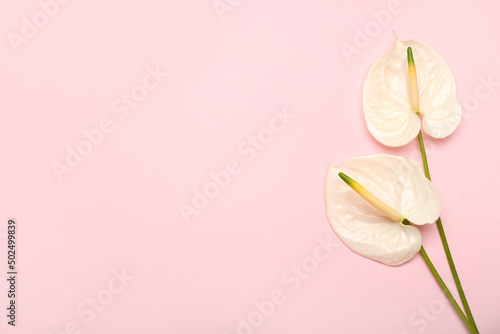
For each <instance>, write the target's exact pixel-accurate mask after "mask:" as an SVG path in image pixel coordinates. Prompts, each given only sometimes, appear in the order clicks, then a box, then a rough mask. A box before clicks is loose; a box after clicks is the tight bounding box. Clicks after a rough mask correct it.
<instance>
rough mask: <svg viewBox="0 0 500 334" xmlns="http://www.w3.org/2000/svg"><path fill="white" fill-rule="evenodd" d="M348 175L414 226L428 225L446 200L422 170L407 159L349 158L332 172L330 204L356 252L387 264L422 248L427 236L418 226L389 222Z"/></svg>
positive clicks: (336, 226)
mask: <svg viewBox="0 0 500 334" xmlns="http://www.w3.org/2000/svg"><path fill="white" fill-rule="evenodd" d="M339 172H343V173H345V174H347V175H348V176H350V177H351V178H353V179H354V180H355V181H357V182H358V183H359V184H361V185H362V186H363V187H365V188H366V189H367V190H368V191H370V192H371V193H372V194H374V195H375V196H377V197H378V198H379V199H381V200H382V201H384V202H385V203H386V204H388V205H389V206H391V207H392V208H394V209H396V210H397V211H399V212H400V213H402V214H403V216H404V217H405V218H406V219H408V220H409V221H411V222H412V223H414V224H429V223H433V222H435V221H436V220H437V218H438V217H439V215H440V213H441V200H440V198H439V195H438V193H437V190H436V188H435V187H434V185H433V184H432V183H431V182H430V181H429V180H428V179H427V178H426V177H425V175H424V174H423V173H422V170H421V169H420V168H419V167H418V166H417V165H415V164H414V163H413V162H411V161H410V160H408V159H405V158H401V157H396V156H391V155H369V156H360V157H354V158H350V159H347V160H345V161H344V162H343V163H342V164H340V165H339V166H338V167H330V169H329V171H328V176H327V181H326V190H325V201H326V212H327V215H328V220H329V221H330V224H331V226H332V228H333V230H334V231H335V233H336V234H337V235H338V236H339V238H340V239H341V240H342V241H343V242H344V243H345V244H346V246H347V247H349V248H350V249H351V250H353V251H354V252H356V253H358V254H360V255H362V256H365V257H368V258H370V259H373V260H376V261H380V262H382V263H385V264H387V265H392V266H396V265H400V264H403V263H405V262H407V261H409V260H410V259H412V258H413V257H414V256H415V254H416V253H417V252H418V251H419V250H420V246H421V244H422V238H421V236H420V231H419V230H418V229H417V228H416V227H414V226H408V225H403V224H401V223H398V222H394V221H392V220H390V219H389V218H387V217H386V216H385V215H384V214H382V213H381V212H380V211H378V210H376V209H375V208H374V207H373V206H371V205H370V204H368V202H366V201H365V200H364V199H363V198H362V197H361V196H359V195H358V194H357V193H356V192H355V191H353V190H352V189H351V188H350V187H349V186H348V185H347V184H346V183H345V182H344V181H343V180H342V179H341V178H340V177H339V176H338V174H339Z"/></svg>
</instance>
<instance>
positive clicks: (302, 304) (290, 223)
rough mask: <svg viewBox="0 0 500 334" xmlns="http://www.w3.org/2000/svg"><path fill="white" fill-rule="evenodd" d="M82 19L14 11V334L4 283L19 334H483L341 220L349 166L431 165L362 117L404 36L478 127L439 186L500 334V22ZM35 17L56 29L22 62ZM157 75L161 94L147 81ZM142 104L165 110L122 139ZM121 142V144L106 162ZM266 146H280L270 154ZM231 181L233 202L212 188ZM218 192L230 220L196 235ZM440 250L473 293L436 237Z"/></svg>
mask: <svg viewBox="0 0 500 334" xmlns="http://www.w3.org/2000/svg"><path fill="white" fill-rule="evenodd" d="M61 2H63V1H62V0H61ZM66 2H68V3H66V4H59V5H58V7H59V8H56V7H55V6H54V5H52V6H48V7H47V6H45V7H47V8H48V9H47V10H48V11H51V10H52V16H51V17H49V16H47V15H45V16H44V14H43V13H42V14H40V11H41V10H42V5H41V4H40V3H39V2H38V1H35V0H29V1H28V0H23V1H19V0H18V1H3V3H2V5H1V7H2V8H1V10H0V33H1V35H2V36H4V37H3V39H2V43H1V44H0V48H1V55H2V56H1V61H0V78H1V79H0V109H1V115H2V116H1V119H0V127H1V130H0V149H1V152H2V157H3V159H2V163H1V167H0V168H1V173H0V174H1V188H0V217H1V227H0V249H1V252H0V254H1V255H0V261H1V262H2V263H3V264H2V266H1V267H2V268H5V264H6V261H7V259H6V258H7V255H6V240H5V236H6V230H7V228H6V226H7V219H8V218H10V217H14V218H15V219H16V220H17V223H18V261H19V264H18V271H19V281H18V287H17V289H18V293H19V295H18V299H17V303H18V310H17V311H18V319H17V326H16V327H15V328H12V327H11V326H8V325H7V324H6V322H7V318H6V317H5V313H6V310H5V308H6V305H7V302H8V300H7V297H6V292H7V282H6V280H5V279H4V278H3V277H4V275H5V272H6V270H2V272H3V273H2V274H1V277H2V279H1V280H0V295H1V296H2V297H1V298H0V303H1V309H2V310H4V311H2V314H1V317H0V318H1V319H3V320H2V322H1V324H0V328H1V330H0V331H1V332H2V333H23V334H25V333H30V334H31V333H43V334H50V333H52V334H56V333H57V334H60V333H92V334H118V333H120V334H134V333H151V334H157V333H158V334H159V333H183V334H191V333H192V334H195V333H196V334H198V333H206V334H233V333H259V334H270V333H273V334H276V333H287V334H302V333H316V334H321V333H384V334H386V333H389V334H413V333H429V334H430V333H466V328H465V327H464V326H463V325H462V323H461V321H460V319H459V318H458V316H457V315H456V313H455V311H454V310H453V308H452V307H451V306H450V305H449V303H448V302H446V301H445V297H444V294H443V293H442V292H441V289H440V287H439V286H438V285H437V283H436V282H435V281H434V278H433V277H432V275H431V274H430V272H429V270H428V269H427V267H426V265H425V263H424V261H423V260H422V258H421V257H420V256H417V257H416V258H415V259H413V260H412V261H410V262H409V263H407V264H405V265H404V266H402V267H397V268H392V267H387V266H384V265H382V264H379V263H376V262H373V261H371V260H367V259H365V258H362V257H360V256H358V255H356V254H354V253H352V252H351V251H350V250H348V249H347V248H346V247H345V246H344V245H341V244H340V242H339V240H338V239H337V237H336V236H335V235H334V234H333V232H332V231H331V229H330V227H329V224H328V221H327V219H326V216H325V212H324V203H323V201H324V199H323V187H324V182H325V177H326V172H327V163H328V162H329V163H331V164H333V165H337V164H339V163H340V162H341V161H342V160H344V159H346V158H348V157H351V156H355V155H361V154H375V153H389V154H396V155H400V156H405V157H410V158H412V159H414V160H416V161H418V162H420V156H419V153H418V146H417V143H416V142H412V143H411V144H409V145H408V146H406V147H404V148H399V149H390V148H386V147H383V146H381V145H380V144H378V143H377V142H376V141H375V140H374V139H373V138H372V137H371V136H370V134H369V133H368V131H367V129H366V125H365V122H364V119H363V115H362V108H361V106H362V100H361V93H362V85H363V82H364V78H365V75H366V73H367V70H368V68H369V66H370V64H371V63H372V62H373V61H374V60H375V59H376V57H378V55H380V54H381V53H382V52H383V51H385V50H386V49H387V48H389V47H390V46H391V44H392V42H393V39H394V38H393V35H392V29H395V30H396V32H397V33H398V35H399V36H400V37H401V38H402V39H411V38H416V39H421V40H424V41H426V42H427V43H429V44H430V45H431V46H433V47H434V48H435V49H436V50H437V51H438V52H439V53H441V55H443V57H445V59H446V60H447V61H448V62H449V64H450V66H451V68H452V69H453V71H454V74H455V77H456V81H457V86H458V93H459V98H460V100H461V101H462V102H463V103H464V113H465V114H466V116H467V117H464V118H463V120H462V123H461V125H460V127H459V129H458V130H457V131H456V132H455V133H454V134H453V135H452V136H451V137H450V138H448V139H446V140H441V141H433V140H431V139H430V138H428V137H426V138H425V139H426V143H427V148H428V155H429V160H430V168H431V174H432V177H433V180H434V183H435V184H436V186H437V187H438V189H439V191H440V194H441V198H442V202H443V214H442V217H443V222H444V226H445V229H446V232H447V236H448V239H449V243H450V246H451V249H452V252H453V255H454V258H455V261H456V265H457V267H458V270H459V273H460V277H461V279H462V282H463V285H464V287H465V290H466V293H467V296H468V299H469V302H470V305H471V308H472V310H473V313H474V315H475V318H476V322H477V324H478V326H479V329H480V330H481V333H498V332H499V331H500V318H499V317H498V311H499V309H500V287H499V285H498V282H500V269H499V265H498V264H499V254H500V243H499V242H498V240H499V234H500V223H499V218H498V214H497V213H495V211H496V210H497V209H498V200H499V198H500V191H499V188H500V182H499V178H498V170H499V168H500V159H499V157H498V143H499V142H500V131H498V124H499V122H500V113H499V110H498V104H499V102H500V92H499V90H500V85H499V84H498V82H500V68H499V66H498V63H499V62H498V59H500V47H499V43H498V31H500V21H499V20H498V18H499V15H500V3H498V2H497V1H494V0H479V1H473V2H471V3H469V4H468V5H467V6H465V5H458V4H457V2H456V1H435V0H432V1H431V0H424V1H410V0H400V1H399V2H397V1H396V2H391V1H386V0H384V1H378V0H377V1H338V0H337V1H325V0H323V1H291V0H282V1H264V0H248V1H237V0H232V1H230V0H223V1H221V3H225V4H226V6H229V8H230V9H231V10H228V11H226V12H224V13H222V14H221V15H218V12H217V10H216V9H215V8H214V5H213V3H212V0H205V1H175V2H174V1H152V0H145V1H138V0H134V1H96V0H86V1H77V0H74V1H66ZM42 3H50V1H48V0H42ZM52 3H54V2H53V1H52ZM377 13H378V14H377ZM384 13H385V14H387V13H389V14H390V17H389V16H388V15H385V16H384V15H383V14H384ZM33 16H35V18H33ZM23 17H26V18H27V20H28V21H29V22H33V19H35V20H38V21H37V22H38V23H37V24H38V25H39V26H40V27H39V28H36V26H35V30H33V29H32V30H31V31H30V30H29V28H26V27H25V28H24V30H25V31H24V33H27V34H28V36H29V38H26V39H25V40H23V41H24V43H22V44H19V45H17V48H16V47H13V44H12V43H11V41H10V40H9V38H10V39H12V38H13V37H12V36H14V35H13V34H17V35H18V36H20V37H21V38H24V37H23V35H22V33H23V25H26V24H29V23H26V22H27V21H24V20H23ZM376 17H378V20H379V21H377V19H376ZM45 19H46V20H45ZM44 20H45V21H44ZM37 30H38V31H37ZM360 31H365V32H366V31H368V33H369V35H366V38H365V39H364V40H363V38H362V37H359V36H360V35H361V34H365V33H360ZM30 33H31V35H30ZM9 36H10V37H9ZM356 36H358V39H357V40H356ZM342 43H345V44H342ZM355 43H356V44H355ZM346 44H350V45H352V46H353V47H356V45H357V46H358V47H357V50H356V51H357V53H354V54H352V55H351V56H350V57H346V56H345V55H344V54H343V52H342V51H341V45H344V46H345V45H346ZM16 49H17V52H16ZM348 58H349V59H348ZM157 67H158V69H159V71H160V72H168V77H159V78H158V81H159V82H155V81H154V80H151V79H148V77H147V76H148V70H147V68H149V69H150V70H149V71H151V70H153V71H154V70H155V69H156V68H157ZM488 77H490V80H493V81H494V82H495V84H493V85H489V86H488V85H485V84H484V81H485V80H488ZM144 78H146V85H148V87H149V88H150V89H151V90H150V91H146V90H144V89H143V88H141V87H140V85H142V83H143V80H144ZM155 83H156V84H155ZM153 86H154V88H153ZM144 92H147V93H146V94H147V96H141V93H144ZM131 93H134V94H136V95H135V96H137V97H138V99H139V97H140V98H141V99H142V98H143V97H144V100H143V101H140V102H139V103H138V105H137V106H135V105H134V106H135V107H134V108H133V109H132V108H130V113H129V114H128V115H127V116H126V117H122V118H120V116H125V114H124V112H125V110H126V109H127V107H124V106H125V105H124V104H119V103H121V102H120V99H121V97H122V94H131ZM117 99H118V101H117ZM115 101H117V102H115ZM113 103H115V104H114V107H113V106H112V105H113ZM119 107H121V109H118V108H119ZM117 109H118V111H119V112H118V113H115V112H114V111H113V110H115V111H116V110H117ZM120 110H121V111H120ZM273 110H274V112H273ZM283 110H286V111H287V112H288V114H289V115H290V116H289V117H290V118H289V119H288V120H286V121H285V122H283V121H278V120H274V118H275V113H276V112H281V113H283ZM292 118H293V119H292ZM106 119H107V121H106ZM100 122H104V123H106V122H108V124H107V126H108V127H111V128H112V131H108V132H109V133H104V134H103V135H102V138H101V137H100V136H99V135H98V134H96V132H95V131H94V132H92V133H94V134H95V137H94V139H95V141H96V143H97V144H96V145H93V146H92V147H90V148H89V147H88V146H85V145H86V144H85V142H84V141H85V136H84V134H83V133H82V131H85V130H87V131H91V130H92V129H96V128H98V127H99V124H100ZM270 123H272V124H274V130H275V131H274V132H273V131H272V130H271V131H270V130H269V129H270ZM286 123H288V124H286ZM104 128H105V129H108V130H109V128H106V126H105V127H104ZM266 128H267V130H266ZM278 130H279V131H278ZM258 134H261V136H263V137H262V138H265V141H267V143H266V144H265V145H262V146H259V150H256V149H250V147H251V146H250V143H251V138H250V139H249V136H250V137H251V136H256V135H258ZM82 142H83V144H82ZM78 145H80V149H81V150H83V151H84V152H86V151H85V149H87V150H88V151H87V153H88V152H90V153H89V154H88V156H86V157H83V158H82V160H81V161H80V162H79V164H78V166H76V167H75V168H72V171H71V172H68V173H65V174H64V175H62V181H61V182H60V181H59V180H58V177H57V175H56V173H55V172H54V170H53V164H54V163H60V164H66V162H65V159H66V156H67V154H68V148H67V147H69V148H71V149H76V148H77V146H78ZM251 152H253V153H251ZM75 164H76V163H75ZM227 164H229V165H231V164H233V165H232V166H230V169H231V171H232V172H233V175H229V177H230V179H225V180H223V181H224V182H223V183H224V184H223V185H224V188H222V189H221V188H220V187H216V188H214V187H213V184H212V185H209V184H210V183H211V182H212V178H211V173H217V172H219V171H222V170H224V169H225V168H226V165H227ZM224 175H225V174H224ZM222 179H224V178H222ZM222 179H221V180H222ZM221 182H222V181H221ZM207 185H208V186H207ZM205 187H208V188H210V190H209V192H210V191H211V192H210V194H211V197H213V198H211V199H206V201H205V203H203V201H202V200H199V201H200V203H198V205H199V208H201V209H196V210H197V212H196V214H195V213H192V215H190V216H189V218H188V219H184V218H183V216H182V214H181V211H180V208H183V207H184V208H186V207H187V206H188V205H189V206H192V205H193V200H194V198H195V193H196V191H197V190H200V191H203V189H204V188H205ZM211 187H212V188H211ZM193 212H194V211H193ZM422 231H423V238H424V245H425V247H426V249H427V251H428V253H429V255H430V256H431V258H432V259H433V260H434V262H435V264H436V266H437V267H438V270H439V271H440V273H441V274H442V276H443V277H444V278H445V280H446V281H447V282H448V283H449V285H450V287H453V282H452V277H451V274H450V272H449V270H448V269H447V268H448V267H447V263H446V259H445V257H444V252H443V249H442V246H441V243H440V239H439V235H438V232H437V228H436V227H435V226H428V227H425V228H423V229H422ZM318 238H319V239H321V240H323V241H325V240H326V241H327V240H328V239H329V238H330V239H331V240H330V241H329V242H330V244H331V245H332V247H331V248H330V249H329V250H330V252H331V253H328V252H327V250H328V249H324V248H319V247H320V245H321V244H320V243H319V241H318ZM319 252H321V253H319ZM314 254H316V257H314ZM318 259H320V260H318ZM294 266H295V267H294ZM294 268H295V269H294ZM297 268H301V271H302V272H301V274H300V275H299V273H298V271H297V270H298V269H297ZM122 270H124V271H125V273H126V276H130V277H128V278H126V279H124V281H123V282H121V281H119V280H117V279H116V277H115V276H116V275H117V273H118V272H121V271H122ZM293 270H295V271H293ZM131 277H133V278H131ZM122 279H123V278H122ZM452 290H455V289H452ZM271 298H272V300H273V302H269V301H268V302H266V301H264V300H270V299H271ZM92 300H97V302H95V303H97V304H96V305H95V306H91V304H90V303H91V301H92ZM257 305H259V306H257ZM92 307H94V308H92ZM259 308H260V309H262V308H264V311H262V310H261V311H259ZM264 313H265V314H264ZM249 318H250V319H249ZM241 319H244V320H241ZM242 321H245V323H247V325H242ZM239 326H240V327H241V326H243V327H244V328H238V327H239Z"/></svg>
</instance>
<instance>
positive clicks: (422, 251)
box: [420, 246, 479, 334]
mask: <svg viewBox="0 0 500 334" xmlns="http://www.w3.org/2000/svg"><path fill="white" fill-rule="evenodd" d="M420 254H422V257H423V258H424V260H425V263H427V266H428V267H429V269H430V270H431V272H432V274H433V275H434V277H435V278H436V280H437V281H438V283H439V285H441V288H442V289H443V291H444V293H445V294H446V296H447V297H448V299H449V300H450V302H451V303H452V304H453V307H454V308H455V310H456V311H457V313H458V315H459V316H460V318H462V321H463V322H464V324H465V325H466V326H467V328H468V329H469V332H471V333H472V334H479V331H478V330H477V328H476V327H475V326H473V324H472V323H471V322H470V321H469V319H467V317H466V316H465V314H464V312H463V311H462V309H461V308H460V306H459V305H458V303H457V301H456V300H455V298H453V295H452V294H451V292H450V290H449V289H448V287H447V286H446V284H444V281H443V279H442V278H441V276H439V274H438V272H437V270H436V268H435V267H434V265H433V264H432V262H431V260H430V259H429V256H428V255H427V253H426V252H425V249H424V247H423V246H422V247H420Z"/></svg>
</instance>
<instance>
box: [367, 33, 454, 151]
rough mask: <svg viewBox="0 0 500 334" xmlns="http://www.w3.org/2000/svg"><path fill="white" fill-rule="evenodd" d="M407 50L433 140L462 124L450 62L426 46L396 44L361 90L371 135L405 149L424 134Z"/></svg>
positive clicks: (425, 123) (373, 68)
mask: <svg viewBox="0 0 500 334" xmlns="http://www.w3.org/2000/svg"><path fill="white" fill-rule="evenodd" d="M409 46H411V48H412V50H413V56H414V59H415V67H416V71H417V81H418V89H419V98H420V112H421V113H422V116H423V128H424V131H425V132H426V133H427V134H428V135H430V136H432V137H434V138H444V137H446V136H448V135H450V134H451V133H452V132H453V131H455V129H456V128H457V126H458V124H459V123H460V120H461V118H462V108H461V106H460V102H459V101H458V97H457V88H456V84H455V78H454V76H453V73H452V72H451V69H450V66H449V65H448V63H447V62H446V60H444V58H443V57H441V55H439V54H438V53H437V52H436V51H435V50H434V49H433V48H431V47H430V46H429V45H428V44H426V43H424V42H422V41H418V40H408V41H402V40H400V39H398V38H396V40H395V42H394V44H393V45H392V47H391V48H390V49H389V50H387V51H386V52H385V53H384V54H382V55H381V56H380V57H379V58H378V59H377V60H375V62H374V63H373V64H372V66H371V67H370V70H369V71H368V75H367V77H366V80H365V84H364V88H363V111H364V114H365V119H366V123H367V126H368V130H369V131H370V133H371V134H372V135H373V137H375V139H376V140H377V141H379V142H380V143H382V144H384V145H387V146H393V147H397V146H403V145H405V144H407V143H409V142H410V141H411V140H413V139H414V138H415V137H416V136H417V134H418V132H419V131H420V120H419V117H418V116H417V115H416V113H415V112H413V111H412V109H411V106H410V97H409V88H408V87H409V83H408V80H409V79H408V60H407V58H406V49H407V48H408V47H409Z"/></svg>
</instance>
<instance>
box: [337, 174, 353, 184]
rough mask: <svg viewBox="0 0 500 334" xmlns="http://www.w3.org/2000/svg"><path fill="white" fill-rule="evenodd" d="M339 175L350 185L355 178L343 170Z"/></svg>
mask: <svg viewBox="0 0 500 334" xmlns="http://www.w3.org/2000/svg"><path fill="white" fill-rule="evenodd" d="M339 176H340V178H341V179H342V180H344V182H345V183H347V184H348V185H351V184H352V183H353V182H354V180H353V179H351V178H350V177H349V176H347V175H345V174H344V173H342V172H340V173H339Z"/></svg>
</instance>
